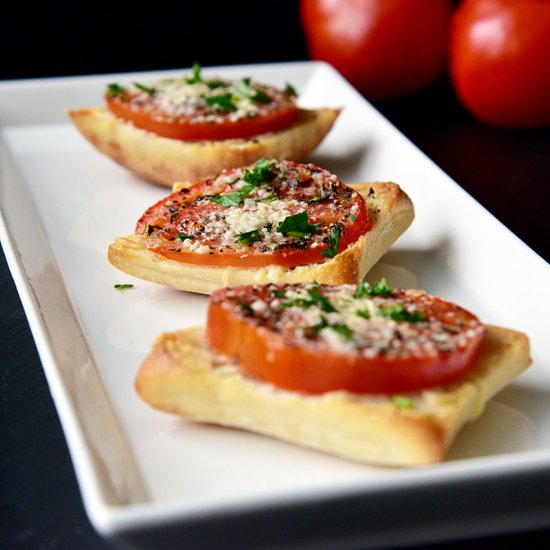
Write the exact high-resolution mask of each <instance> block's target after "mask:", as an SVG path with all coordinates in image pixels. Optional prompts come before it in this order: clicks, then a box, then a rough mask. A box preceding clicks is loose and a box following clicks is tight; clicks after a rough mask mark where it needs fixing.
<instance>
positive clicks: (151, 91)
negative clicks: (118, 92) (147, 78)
mask: <svg viewBox="0 0 550 550" xmlns="http://www.w3.org/2000/svg"><path fill="white" fill-rule="evenodd" d="M134 86H135V87H136V88H137V89H138V90H141V91H142V92H145V93H146V94H148V95H153V94H154V93H156V89H155V88H152V87H150V86H145V85H144V84H140V83H139V82H134Z"/></svg>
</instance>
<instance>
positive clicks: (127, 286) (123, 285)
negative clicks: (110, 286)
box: [115, 283, 134, 290]
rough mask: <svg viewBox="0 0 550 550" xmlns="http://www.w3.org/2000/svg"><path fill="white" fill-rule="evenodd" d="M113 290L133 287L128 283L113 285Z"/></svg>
mask: <svg viewBox="0 0 550 550" xmlns="http://www.w3.org/2000/svg"><path fill="white" fill-rule="evenodd" d="M115 288H116V289H117V290H126V289H127V288H134V285H132V284H130V283H117V284H116V285H115Z"/></svg>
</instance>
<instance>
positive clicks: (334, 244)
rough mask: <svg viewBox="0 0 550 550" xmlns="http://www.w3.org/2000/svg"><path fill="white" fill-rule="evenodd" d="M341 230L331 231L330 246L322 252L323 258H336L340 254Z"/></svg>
mask: <svg viewBox="0 0 550 550" xmlns="http://www.w3.org/2000/svg"><path fill="white" fill-rule="evenodd" d="M340 235H341V231H340V228H338V227H336V228H335V229H331V230H330V233H329V235H328V246H327V247H326V248H325V249H324V250H323V251H322V252H321V256H323V257H325V258H334V256H336V254H338V247H339V246H340Z"/></svg>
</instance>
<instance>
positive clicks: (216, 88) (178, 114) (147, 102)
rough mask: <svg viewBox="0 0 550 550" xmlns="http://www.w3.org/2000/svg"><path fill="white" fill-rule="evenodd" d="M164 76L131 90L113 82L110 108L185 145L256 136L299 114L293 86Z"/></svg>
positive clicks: (288, 122)
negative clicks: (195, 142)
mask: <svg viewBox="0 0 550 550" xmlns="http://www.w3.org/2000/svg"><path fill="white" fill-rule="evenodd" d="M193 70H194V74H193V77H191V78H182V79H171V78H164V79H160V80H157V81H155V82H152V83H149V84H147V85H144V84H140V83H138V82H134V84H133V85H132V86H130V87H121V86H119V85H118V84H116V83H112V84H109V85H108V87H107V92H106V93H105V101H106V104H107V109H108V110H109V111H110V112H111V113H113V114H114V115H115V116H116V117H118V118H121V119H123V120H124V121H127V122H131V123H132V124H133V125H134V126H136V127H138V128H141V129H143V130H147V131H148V132H153V133H155V134H157V135H159V136H162V137H166V138H170V139H179V140H185V141H198V140H209V141H210V140H225V139H234V138H250V137H253V136H257V135H260V134H265V133H267V132H276V131H279V130H283V129H284V128H288V127H289V126H290V125H291V124H292V123H293V122H294V121H295V120H296V118H297V116H298V107H297V106H296V97H295V95H296V93H295V91H294V89H293V88H292V86H290V85H287V88H286V89H284V90H281V89H279V88H276V87H274V86H269V85H266V84H258V83H253V82H252V80H251V79H250V78H243V79H242V80H240V81H227V80H220V79H212V78H210V79H208V78H204V77H203V76H202V75H201V72H200V66H198V65H196V66H195V67H194V68H193Z"/></svg>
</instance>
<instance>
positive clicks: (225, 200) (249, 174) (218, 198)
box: [211, 157, 278, 206]
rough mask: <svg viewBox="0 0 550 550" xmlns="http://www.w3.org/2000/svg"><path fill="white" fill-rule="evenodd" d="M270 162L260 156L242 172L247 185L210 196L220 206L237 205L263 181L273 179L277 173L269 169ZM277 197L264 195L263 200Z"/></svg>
mask: <svg viewBox="0 0 550 550" xmlns="http://www.w3.org/2000/svg"><path fill="white" fill-rule="evenodd" d="M271 166H272V163H271V161H270V160H269V159H267V158H265V157H264V158H261V159H260V160H258V161H256V162H255V163H254V164H253V165H252V168H251V169H250V170H245V171H244V172H243V176H242V179H243V181H245V182H246V183H247V184H248V185H245V186H244V187H242V188H241V189H239V190H238V191H235V192H234V193H226V194H223V195H215V196H213V197H212V198H211V200H212V201H214V202H217V203H218V204H221V205H222V206H238V205H239V204H240V203H241V202H242V201H243V199H244V198H245V197H247V196H248V195H250V193H252V191H253V190H254V189H255V188H256V187H258V186H259V185H261V184H262V183H264V182H269V181H272V180H273V179H275V177H276V176H277V173H276V172H274V171H273V170H272V169H271ZM276 198H278V197H277V196H276V195H273V196H270V197H266V198H265V199H263V200H267V199H270V200H274V199H276Z"/></svg>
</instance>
